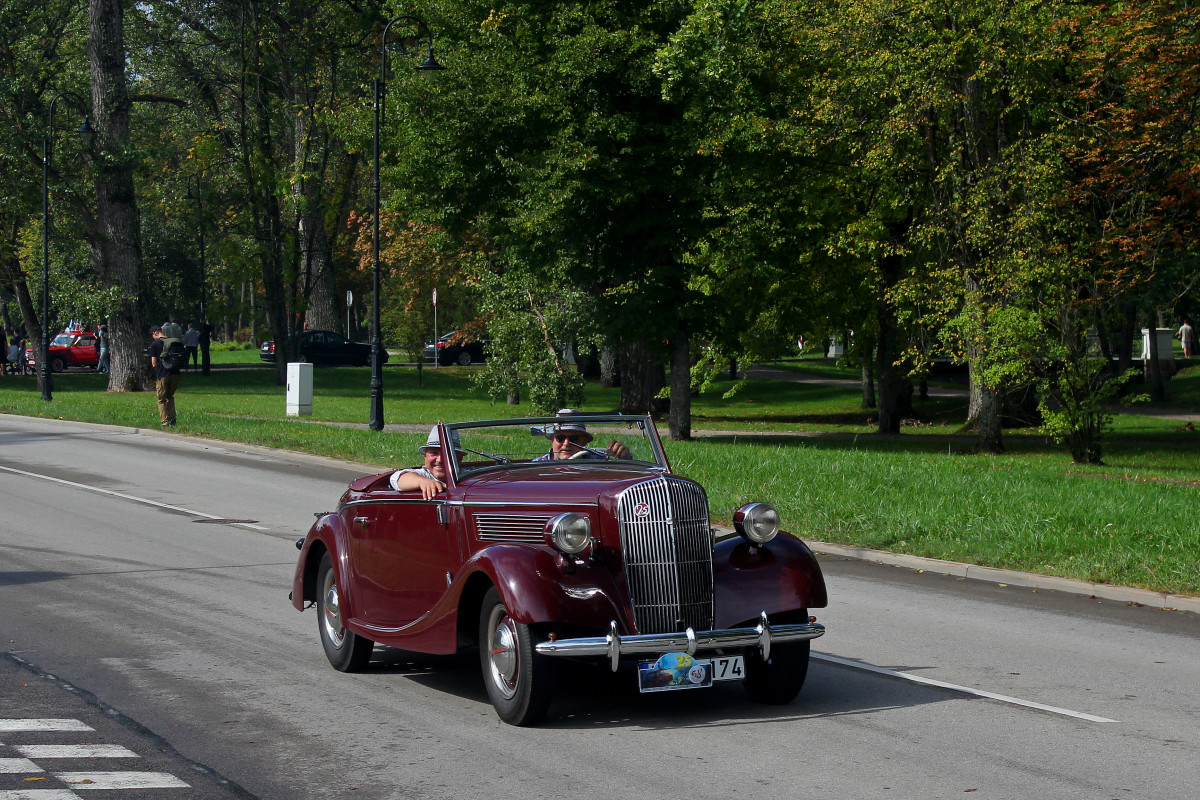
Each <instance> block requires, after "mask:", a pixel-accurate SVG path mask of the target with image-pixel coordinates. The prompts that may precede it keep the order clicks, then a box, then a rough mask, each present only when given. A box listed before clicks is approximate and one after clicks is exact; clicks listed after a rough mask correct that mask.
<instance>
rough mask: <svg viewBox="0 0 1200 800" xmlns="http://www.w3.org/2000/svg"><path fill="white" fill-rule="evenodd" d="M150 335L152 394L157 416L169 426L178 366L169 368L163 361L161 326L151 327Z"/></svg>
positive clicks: (176, 386) (163, 337) (173, 413)
mask: <svg viewBox="0 0 1200 800" xmlns="http://www.w3.org/2000/svg"><path fill="white" fill-rule="evenodd" d="M175 327H179V326H178V325H176V326H175ZM150 336H151V337H153V338H154V341H153V342H151V343H150V366H152V367H154V378H155V380H154V394H155V396H156V397H157V398H158V418H159V421H160V422H162V424H163V427H169V426H171V425H174V424H175V390H176V389H178V388H179V368H178V367H176V368H175V369H171V368H170V367H168V366H167V365H166V364H164V363H163V358H162V355H163V343H164V341H165V340H166V339H167V337H166V336H163V329H162V327H161V326H159V325H154V326H153V327H151V328H150ZM172 338H174V337H172Z"/></svg>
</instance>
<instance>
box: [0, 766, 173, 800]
mask: <svg viewBox="0 0 1200 800" xmlns="http://www.w3.org/2000/svg"><path fill="white" fill-rule="evenodd" d="M53 775H54V777H56V778H58V779H59V780H60V781H62V782H63V783H65V784H67V785H68V786H70V787H71V788H72V789H74V790H75V791H77V792H78V791H81V790H83V789H187V788H188V785H187V784H186V783H184V782H183V781H181V780H179V778H176V777H175V776H174V775H172V774H171V773H169V772H55V773H53ZM0 800H2V798H0Z"/></svg>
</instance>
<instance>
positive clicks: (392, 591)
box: [291, 415, 826, 725]
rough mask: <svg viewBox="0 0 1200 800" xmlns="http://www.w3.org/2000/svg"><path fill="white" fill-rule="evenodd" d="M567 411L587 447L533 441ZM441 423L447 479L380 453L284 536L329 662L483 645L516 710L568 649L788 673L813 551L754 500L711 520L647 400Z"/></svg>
mask: <svg viewBox="0 0 1200 800" xmlns="http://www.w3.org/2000/svg"><path fill="white" fill-rule="evenodd" d="M566 419H569V423H567V424H564V420H566ZM566 428H570V429H571V430H574V431H578V430H580V429H585V430H586V431H587V434H586V436H584V437H575V439H573V440H572V441H575V440H579V441H583V444H579V445H577V448H578V451H579V452H577V453H575V455H574V457H571V458H569V459H566V460H545V459H546V456H547V452H548V449H549V446H550V444H551V442H552V441H553V440H555V439H557V440H558V442H560V443H561V442H563V441H566V440H567V438H568V437H566V436H565V435H564V434H563V433H562V430H563V429H566ZM593 436H594V437H595V438H596V439H599V440H602V441H603V442H606V443H608V442H614V441H615V442H620V443H621V444H623V445H624V446H625V448H621V447H613V446H611V445H609V446H608V449H606V450H605V449H596V448H595V447H593V446H592V445H591V444H589V442H590V441H591V439H592V438H593ZM585 439H586V441H584V440H585ZM433 441H436V442H440V444H434V445H433V449H434V450H435V451H438V450H440V453H441V456H442V458H443V460H444V464H445V465H446V481H445V483H446V488H445V490H444V491H441V492H438V493H436V494H435V495H434V496H433V497H432V498H431V499H429V500H425V499H422V495H421V493H420V492H419V491H416V490H413V491H396V490H394V489H392V488H391V486H390V484H389V477H390V475H391V473H390V472H388V473H382V474H379V475H370V476H367V477H364V478H359V479H358V480H356V481H354V482H353V483H351V484H350V486H349V488H348V489H347V490H346V492H345V494H343V495H342V498H341V500H340V502H339V503H338V506H337V510H336V511H331V512H326V513H323V514H320V515H319V519H318V520H317V522H316V523H315V524H314V525H313V527H312V529H311V530H310V531H309V532H308V535H307V536H306V537H305V538H304V539H301V540H299V541H298V542H297V543H296V545H297V547H299V548H300V559H299V563H298V564H297V566H296V574H295V578H294V582H293V587H292V594H291V599H292V604H293V605H294V606H295V607H296V608H297V609H298V610H303V609H305V608H309V607H312V606H314V605H315V606H316V609H317V629H318V633H319V636H320V639H321V644H322V646H323V647H324V650H325V654H326V656H327V657H328V659H329V661H330V663H331V664H332V665H333V666H334V667H335V668H336V669H338V670H341V671H344V672H351V671H356V670H361V669H364V668H365V667H366V666H367V664H368V663H369V661H370V658H371V655H372V649H373V647H374V644H375V643H378V644H383V645H388V646H390V647H395V648H399V649H402V650H408V651H414V652H421V653H439V654H450V653H455V652H456V651H458V650H460V649H463V648H468V647H478V649H479V655H480V662H481V667H482V672H483V679H484V683H485V684H486V686H487V691H488V695H489V698H490V699H491V701H492V704H493V705H494V706H495V709H496V711H497V713H498V714H499V716H500V718H501V719H503V720H504V721H506V722H509V723H512V724H514V725H525V724H532V723H534V722H537V721H538V720H540V719H541V718H542V717H543V716H544V715H545V714H546V713H547V710H548V708H549V706H550V701H551V699H552V698H553V696H554V692H555V674H556V672H558V671H559V670H558V668H559V667H560V666H564V667H565V661H564V660H565V659H579V658H585V659H593V660H596V661H599V662H601V663H603V664H604V665H605V666H606V667H608V668H611V669H612V670H613V671H614V672H615V671H617V670H618V668H619V667H622V666H623V665H629V666H630V672H631V673H632V675H631V681H633V680H635V679H636V682H637V685H638V687H639V689H640V690H641V691H671V690H680V689H692V688H703V687H706V686H711V685H712V684H713V683H714V682H718V681H723V680H739V681H741V682H742V684H743V685H744V687H745V689H746V691H747V692H748V694H749V695H750V697H751V698H753V699H755V700H758V701H761V702H767V703H786V702H790V701H791V700H792V699H793V698H795V697H796V695H797V694H798V693H799V692H800V689H801V687H802V686H803V685H804V679H805V675H806V673H807V669H808V658H809V640H810V639H814V638H816V637H818V636H820V635H822V634H823V633H824V628H823V626H821V625H818V624H816V623H815V619H814V618H812V617H810V616H809V610H810V609H813V608H819V607H823V606H825V605H826V593H825V582H824V579H823V577H822V575H821V570H820V568H819V566H818V565H817V561H816V559H815V558H814V557H813V554H812V552H811V551H810V550H809V549H808V547H807V546H806V545H805V544H804V543H803V542H801V541H800V540H799V539H797V538H795V537H793V536H791V535H790V534H787V533H782V532H780V531H779V518H778V515H777V514H776V513H775V510H774V509H773V508H772V507H771V506H769V505H767V504H765V503H751V504H748V505H746V506H743V507H742V508H740V509H737V510H736V511H735V513H734V516H733V519H734V523H735V527H736V529H737V530H738V532H739V533H740V534H741V536H735V535H731V536H729V537H727V538H722V539H720V540H716V539H715V536H714V533H713V529H712V527H711V525H710V521H709V509H708V499H707V496H706V495H705V492H704V489H703V488H702V487H701V486H700V485H699V484H697V483H695V482H694V481H691V480H688V479H686V478H683V477H680V476H678V475H675V474H673V473H672V472H671V467H670V465H669V463H668V462H667V457H666V454H665V453H664V451H663V447H662V443H661V442H660V440H659V437H658V433H657V431H656V429H655V426H654V422H653V421H652V420H651V419H650V418H649V417H645V416H623V415H592V416H572V417H569V418H565V417H562V416H558V417H546V418H536V419H517V420H501V421H491V422H464V423H454V424H443V425H439V426H437V437H436V440H435V439H434V437H432V436H431V442H433ZM447 443H452V446H450V447H447V446H446V444H447ZM559 446H561V445H559ZM626 448H627V449H626ZM614 452H615V453H619V456H618V455H614ZM635 666H636V669H634V668H633V667H635ZM564 673H565V669H564ZM634 676H636V678H635V677H634ZM562 688H563V690H566V691H569V690H570V688H571V687H570V685H569V684H566V683H565V682H564V686H563V687H562Z"/></svg>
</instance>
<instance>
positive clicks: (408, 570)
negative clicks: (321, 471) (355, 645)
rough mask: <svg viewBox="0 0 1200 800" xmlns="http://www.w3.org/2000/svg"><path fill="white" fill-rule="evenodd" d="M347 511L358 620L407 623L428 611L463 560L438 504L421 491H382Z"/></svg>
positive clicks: (394, 624)
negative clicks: (423, 497)
mask: <svg viewBox="0 0 1200 800" xmlns="http://www.w3.org/2000/svg"><path fill="white" fill-rule="evenodd" d="M380 494H381V495H384V497H380V498H378V499H375V500H373V501H372V502H370V503H365V504H360V505H355V506H352V507H349V508H348V509H347V515H348V516H349V520H348V522H349V523H350V525H349V526H348V527H349V531H350V538H351V570H352V572H353V575H354V579H353V580H354V584H353V597H354V599H353V604H354V609H355V616H357V617H359V618H360V619H361V620H362V621H363V622H365V623H367V624H369V625H377V626H383V627H392V626H398V625H403V624H405V623H408V622H411V621H413V620H415V619H417V618H419V617H420V616H421V615H422V614H424V613H425V612H427V611H429V609H431V608H432V607H433V606H434V604H435V603H437V601H438V600H439V599H440V598H441V596H442V595H443V594H444V593H445V591H446V587H447V586H448V585H449V582H450V580H449V576H452V575H454V573H455V572H456V571H457V569H458V567H459V565H460V564H461V558H460V556H459V553H458V547H457V544H456V541H455V540H454V537H453V536H452V535H451V532H450V529H449V528H448V527H447V526H446V525H444V524H442V523H441V522H440V521H439V516H438V515H439V513H442V514H445V509H444V503H443V502H442V501H440V500H432V501H426V500H422V499H421V496H420V493H419V492H416V491H409V492H391V491H387V492H381V493H380Z"/></svg>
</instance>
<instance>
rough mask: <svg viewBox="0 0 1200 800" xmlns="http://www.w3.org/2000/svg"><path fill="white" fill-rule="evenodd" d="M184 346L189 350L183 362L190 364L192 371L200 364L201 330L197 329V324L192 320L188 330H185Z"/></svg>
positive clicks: (189, 368)
mask: <svg viewBox="0 0 1200 800" xmlns="http://www.w3.org/2000/svg"><path fill="white" fill-rule="evenodd" d="M183 347H184V349H185V350H187V358H186V359H184V362H183V363H184V364H186V365H188V371H189V372H190V371H191V370H193V369H195V368H196V367H198V366H200V353H199V350H200V331H198V330H196V326H195V325H193V324H192V323H190V322H189V323H188V327H187V330H186V331H184V332H183Z"/></svg>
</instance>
